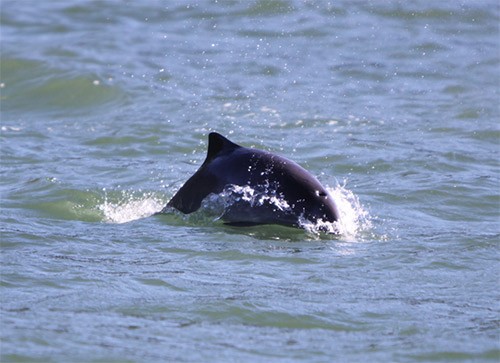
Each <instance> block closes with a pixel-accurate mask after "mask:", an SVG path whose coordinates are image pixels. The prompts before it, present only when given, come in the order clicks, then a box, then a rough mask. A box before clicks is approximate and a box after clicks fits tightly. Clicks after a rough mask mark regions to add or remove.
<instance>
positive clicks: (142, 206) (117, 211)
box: [98, 189, 165, 224]
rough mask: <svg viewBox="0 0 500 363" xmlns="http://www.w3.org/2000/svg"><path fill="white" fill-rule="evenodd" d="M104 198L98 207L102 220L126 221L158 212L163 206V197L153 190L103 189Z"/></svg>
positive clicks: (108, 221) (112, 221)
mask: <svg viewBox="0 0 500 363" xmlns="http://www.w3.org/2000/svg"><path fill="white" fill-rule="evenodd" d="M103 192H104V200H103V202H102V204H100V205H99V206H98V209H99V210H100V211H101V212H102V213H103V215H104V222H107V223H118V224H119V223H127V222H131V221H134V220H137V219H141V218H146V217H149V216H152V215H153V214H155V213H158V212H160V211H161V210H162V208H163V207H164V206H165V201H164V199H163V198H162V197H161V196H159V195H158V194H156V193H153V192H142V191H139V192H135V191H112V192H108V191H107V190H106V189H103Z"/></svg>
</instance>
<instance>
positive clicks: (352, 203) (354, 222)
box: [300, 181, 372, 240]
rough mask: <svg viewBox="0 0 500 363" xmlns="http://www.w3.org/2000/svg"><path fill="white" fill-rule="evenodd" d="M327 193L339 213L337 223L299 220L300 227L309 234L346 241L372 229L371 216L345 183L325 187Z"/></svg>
mask: <svg viewBox="0 0 500 363" xmlns="http://www.w3.org/2000/svg"><path fill="white" fill-rule="evenodd" d="M326 189H327V191H328V193H330V195H331V196H332V198H333V200H334V201H335V204H336V205H337V209H338V211H339V220H338V221H337V222H334V223H331V222H324V221H322V220H319V221H318V222H316V223H312V222H310V221H307V220H300V225H301V227H302V228H304V229H305V230H306V231H308V232H309V233H311V234H319V233H321V232H327V233H333V234H338V235H340V236H342V237H343V238H345V239H348V240H355V239H356V238H357V237H358V236H359V234H360V233H361V232H363V231H368V230H370V229H371V228H372V222H371V216H370V214H369V213H368V211H367V210H366V209H365V208H364V207H363V205H362V204H361V202H360V201H359V198H358V196H357V195H356V194H354V192H353V191H351V190H349V189H347V188H346V182H345V181H344V183H343V184H342V185H337V186H336V187H333V188H332V187H327V188H326Z"/></svg>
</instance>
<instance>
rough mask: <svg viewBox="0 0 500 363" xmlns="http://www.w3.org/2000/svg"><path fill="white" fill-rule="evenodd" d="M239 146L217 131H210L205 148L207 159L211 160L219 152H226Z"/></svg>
mask: <svg viewBox="0 0 500 363" xmlns="http://www.w3.org/2000/svg"><path fill="white" fill-rule="evenodd" d="M239 147H241V146H240V145H237V144H235V143H234V142H232V141H229V140H228V139H226V138H225V137H224V136H222V135H221V134H218V133H217V132H211V133H210V134H209V135H208V150H207V159H206V160H205V162H207V161H211V160H212V159H213V158H215V157H216V156H217V155H218V154H219V153H221V152H227V151H231V150H234V149H237V148H239Z"/></svg>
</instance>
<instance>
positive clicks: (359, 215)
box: [98, 182, 372, 240]
mask: <svg viewBox="0 0 500 363" xmlns="http://www.w3.org/2000/svg"><path fill="white" fill-rule="evenodd" d="M327 190H328V192H329V193H330V195H331V196H332V198H333V199H334V200H335V203H336V204H337V208H338V211H339V214H340V219H339V221H337V222H334V223H331V222H324V221H322V220H319V221H317V222H316V223H313V222H310V221H308V220H305V219H303V218H301V219H299V225H300V227H302V228H303V229H305V230H306V231H307V232H308V233H310V234H312V235H319V234H322V233H325V232H326V233H332V234H335V235H340V236H342V238H344V239H348V240H354V239H356V237H357V236H358V235H359V234H360V233H361V232H363V231H367V230H370V229H371V227H372V223H371V217H370V215H369V213H368V212H367V211H366V210H365V209H364V207H363V206H362V204H361V203H360V201H359V198H358V197H357V196H356V195H355V194H354V193H353V192H352V191H351V190H349V189H347V188H346V183H345V182H344V184H343V185H338V186H336V187H333V188H331V187H329V188H327ZM266 191H267V192H263V191H262V190H256V189H253V188H251V187H249V186H231V187H229V188H226V189H225V190H224V191H223V192H222V193H220V194H218V195H214V194H211V195H209V196H208V197H207V198H206V199H205V200H204V201H203V204H202V208H201V209H200V210H199V211H198V212H196V213H193V214H190V215H188V216H185V218H186V219H187V220H188V221H190V222H194V221H198V222H200V221H201V222H203V221H204V222H205V223H212V222H213V221H216V220H218V219H220V216H221V215H223V213H224V210H226V209H227V208H228V207H229V206H231V205H232V203H236V202H240V201H244V202H247V203H249V204H250V205H251V206H259V205H262V204H263V203H270V204H272V205H275V206H276V208H277V209H280V210H288V209H290V206H289V205H288V203H287V201H285V200H283V199H282V198H281V197H280V195H277V194H272V193H268V191H269V190H268V189H266ZM103 192H104V198H103V201H102V203H101V204H100V205H99V206H98V209H99V210H100V212H101V213H102V214H103V220H104V221H105V222H107V223H126V222H130V221H134V220H137V219H141V218H146V217H149V216H151V215H153V214H155V213H158V212H160V211H161V210H162V209H163V207H164V206H165V204H166V197H165V196H164V195H161V194H158V193H154V192H142V191H110V192H108V191H106V190H105V189H103ZM172 213H176V212H175V211H174V210H172Z"/></svg>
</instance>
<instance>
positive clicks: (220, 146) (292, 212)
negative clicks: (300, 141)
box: [167, 132, 338, 226]
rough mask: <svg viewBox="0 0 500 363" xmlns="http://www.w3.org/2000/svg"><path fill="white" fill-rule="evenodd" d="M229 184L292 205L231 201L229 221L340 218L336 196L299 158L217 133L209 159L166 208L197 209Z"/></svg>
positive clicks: (288, 222)
mask: <svg viewBox="0 0 500 363" xmlns="http://www.w3.org/2000/svg"><path fill="white" fill-rule="evenodd" d="M230 185H238V186H246V185H248V186H250V187H252V188H254V189H255V190H258V191H261V192H263V193H267V192H269V193H271V194H273V195H276V196H277V197H278V198H279V199H281V200H285V201H286V202H287V204H288V205H289V207H290V208H285V209H281V208H278V207H277V205H276V204H274V203H271V202H264V203H263V204H261V205H253V206H252V205H251V204H250V203H248V202H245V201H239V202H235V203H233V204H231V205H230V206H229V207H228V208H227V209H226V211H225V213H224V215H223V216H222V219H223V220H224V221H225V222H228V223H231V224H235V225H238V224H241V225H251V224H282V225H287V226H298V225H299V218H300V217H303V218H305V219H307V220H309V221H311V222H313V223H315V222H316V221H317V220H318V219H321V220H323V221H324V222H335V221H337V220H338V211H337V207H336V206H335V203H334V201H333V199H332V197H331V196H330V195H329V194H328V192H327V191H326V189H325V188H324V187H323V186H322V185H321V183H320V182H319V181H318V180H317V179H316V178H315V177H314V176H312V175H311V174H310V173H309V172H307V171H306V170H305V169H304V168H302V167H301V166H300V165H298V164H297V163H295V162H293V161H291V160H288V159H286V158H284V157H281V156H278V155H275V154H272V153H270V152H267V151H263V150H257V149H251V148H246V147H242V146H239V145H236V144H234V143H232V142H231V141H229V140H228V139H226V138H225V137H223V136H221V135H219V134H217V133H215V132H213V133H211V134H210V135H209V137H208V152H207V158H206V159H205V162H204V163H203V165H202V166H201V167H200V168H199V169H198V171H197V172H196V173H195V174H194V175H193V176H192V177H191V178H190V179H189V180H188V181H187V182H186V183H185V184H184V185H183V186H182V187H181V188H180V189H179V191H178V192H177V193H176V194H175V195H174V197H173V198H172V199H171V200H170V202H168V204H167V207H173V208H175V209H178V210H179V211H181V212H182V213H185V214H188V213H192V212H194V211H196V210H198V209H199V208H200V206H201V202H202V200H203V199H204V198H205V197H206V196H207V195H209V194H210V193H216V194H218V193H221V192H222V191H223V190H224V189H225V188H226V187H228V186H230Z"/></svg>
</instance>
